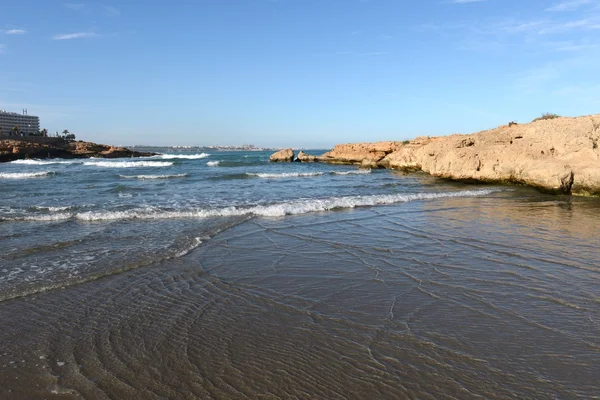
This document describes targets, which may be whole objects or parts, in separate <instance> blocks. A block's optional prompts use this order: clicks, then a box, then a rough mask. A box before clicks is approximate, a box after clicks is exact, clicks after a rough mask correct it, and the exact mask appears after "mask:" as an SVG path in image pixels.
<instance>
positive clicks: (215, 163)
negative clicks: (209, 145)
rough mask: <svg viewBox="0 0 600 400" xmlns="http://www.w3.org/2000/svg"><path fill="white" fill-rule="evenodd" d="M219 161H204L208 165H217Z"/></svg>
mask: <svg viewBox="0 0 600 400" xmlns="http://www.w3.org/2000/svg"><path fill="white" fill-rule="evenodd" d="M220 163H221V161H209V162H207V163H206V165H208V166H209V167H218V166H219V164H220Z"/></svg>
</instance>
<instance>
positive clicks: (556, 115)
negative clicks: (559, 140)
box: [531, 113, 560, 122]
mask: <svg viewBox="0 0 600 400" xmlns="http://www.w3.org/2000/svg"><path fill="white" fill-rule="evenodd" d="M554 118H560V115H558V114H552V113H544V114H542V116H541V117H537V118H536V119H534V120H533V121H531V122H535V121H543V120H545V119H554Z"/></svg>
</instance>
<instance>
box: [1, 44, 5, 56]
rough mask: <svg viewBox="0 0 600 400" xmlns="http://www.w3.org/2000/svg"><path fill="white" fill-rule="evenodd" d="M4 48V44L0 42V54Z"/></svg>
mask: <svg viewBox="0 0 600 400" xmlns="http://www.w3.org/2000/svg"><path fill="white" fill-rule="evenodd" d="M4 49H6V45H5V44H0V54H4Z"/></svg>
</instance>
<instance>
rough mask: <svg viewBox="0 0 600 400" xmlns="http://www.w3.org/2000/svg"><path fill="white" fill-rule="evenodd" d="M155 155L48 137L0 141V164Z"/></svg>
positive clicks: (123, 148)
mask: <svg viewBox="0 0 600 400" xmlns="http://www.w3.org/2000/svg"><path fill="white" fill-rule="evenodd" d="M157 154H158V153H152V152H140V151H135V150H130V149H128V148H125V147H115V146H110V145H105V144H98V143H92V142H84V141H81V140H79V141H68V140H64V139H62V138H52V137H18V138H12V137H11V138H1V139H0V163H5V162H11V161H16V160H26V159H34V158H36V159H52V158H64V159H78V158H92V157H95V158H131V157H134V158H137V157H150V156H155V155H157Z"/></svg>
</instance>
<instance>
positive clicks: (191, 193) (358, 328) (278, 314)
mask: <svg viewBox="0 0 600 400" xmlns="http://www.w3.org/2000/svg"><path fill="white" fill-rule="evenodd" d="M164 152H165V154H163V155H161V156H156V157H149V158H142V159H115V160H103V159H86V160H25V161H18V162H13V163H6V164H0V326H2V329H1V330H0V343H2V347H1V348H0V398H2V399H4V398H15V399H21V398H28V399H29V398H40V399H41V398H61V399H62V398H86V399H88V398H89V399H92V398H111V399H122V398H143V399H146V398H148V399H153V398H156V399H163V398H169V399H171V398H181V399H191V398H307V399H308V398H327V399H329V398H357V399H363V398H373V399H375V398H382V399H383V398H393V399H398V398H419V399H427V398H431V399H434V398H435V399H439V398H450V399H463V398H465V399H466V398H490V399H509V398H510V399H512V398H540V399H546V398H547V399H569V398H582V399H588V398H599V396H600V383H599V382H600V379H599V377H600V289H599V288H600V267H599V264H600V250H599V248H598V244H600V242H599V241H598V237H600V228H599V226H600V224H599V222H600V201H599V200H598V199H594V198H576V197H567V196H550V195H545V194H541V193H538V192H537V191H535V190H532V189H529V188H524V187H517V186H502V185H467V184H462V183H455V182H448V181H444V180H440V179H436V178H433V177H430V176H427V175H425V174H407V173H402V172H398V171H390V170H361V169H357V168H356V167H352V166H337V165H326V164H304V163H291V164H270V163H268V157H269V155H270V153H268V152H241V151H236V152H219V151H194V152H191V151H188V152H175V151H174V150H169V149H165V150H164ZM320 153H322V152H318V151H317V152H315V154H320Z"/></svg>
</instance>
